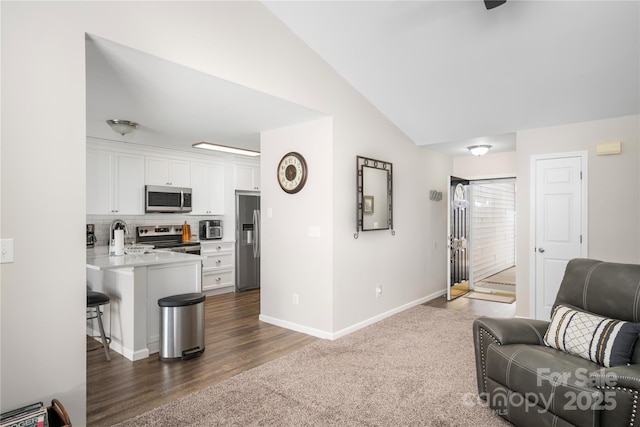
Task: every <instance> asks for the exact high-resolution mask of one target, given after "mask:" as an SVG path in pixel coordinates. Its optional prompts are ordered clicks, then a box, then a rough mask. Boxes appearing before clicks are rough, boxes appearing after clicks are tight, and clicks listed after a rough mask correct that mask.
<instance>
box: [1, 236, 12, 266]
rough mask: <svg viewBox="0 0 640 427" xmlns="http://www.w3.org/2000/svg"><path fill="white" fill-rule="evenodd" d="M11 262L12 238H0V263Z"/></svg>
mask: <svg viewBox="0 0 640 427" xmlns="http://www.w3.org/2000/svg"><path fill="white" fill-rule="evenodd" d="M9 262H13V239H2V240H0V264H6V263H9Z"/></svg>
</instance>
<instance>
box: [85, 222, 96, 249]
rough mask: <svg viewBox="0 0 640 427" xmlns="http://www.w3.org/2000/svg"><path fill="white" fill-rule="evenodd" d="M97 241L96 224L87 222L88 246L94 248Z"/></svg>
mask: <svg viewBox="0 0 640 427" xmlns="http://www.w3.org/2000/svg"><path fill="white" fill-rule="evenodd" d="M97 241H98V239H97V238H96V226H95V224H87V247H88V248H92V247H93V246H94V245H95V244H96V242H97Z"/></svg>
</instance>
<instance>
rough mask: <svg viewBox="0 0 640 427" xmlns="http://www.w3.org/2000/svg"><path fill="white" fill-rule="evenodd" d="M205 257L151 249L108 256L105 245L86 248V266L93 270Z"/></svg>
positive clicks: (170, 262)
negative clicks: (136, 253) (141, 253)
mask: <svg viewBox="0 0 640 427" xmlns="http://www.w3.org/2000/svg"><path fill="white" fill-rule="evenodd" d="M205 258H206V257H203V256H200V255H193V254H185V253H182V252H171V251H164V250H152V251H151V252H150V253H146V254H143V255H121V256H109V248H108V247H107V246H96V247H94V248H87V268H90V269H93V270H111V269H114V268H127V267H142V266H147V265H156V264H172V263H178V262H189V261H196V260H203V259H205Z"/></svg>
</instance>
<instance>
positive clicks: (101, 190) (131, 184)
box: [87, 148, 145, 215]
mask: <svg viewBox="0 0 640 427" xmlns="http://www.w3.org/2000/svg"><path fill="white" fill-rule="evenodd" d="M144 163H145V162H144V156H141V155H136V154H129V153H118V152H111V151H103V150H97V149H93V148H87V213H88V214H98V215H99V214H116V213H117V214H121V215H125V214H126V215H140V214H144Z"/></svg>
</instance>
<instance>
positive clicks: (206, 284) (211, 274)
mask: <svg viewBox="0 0 640 427" xmlns="http://www.w3.org/2000/svg"><path fill="white" fill-rule="evenodd" d="M200 246H201V255H202V256H205V257H206V258H205V259H204V260H202V291H203V292H205V293H207V294H209V295H214V294H219V293H224V292H233V291H234V290H235V252H234V249H235V242H222V241H219V240H213V241H201V242H200Z"/></svg>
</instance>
